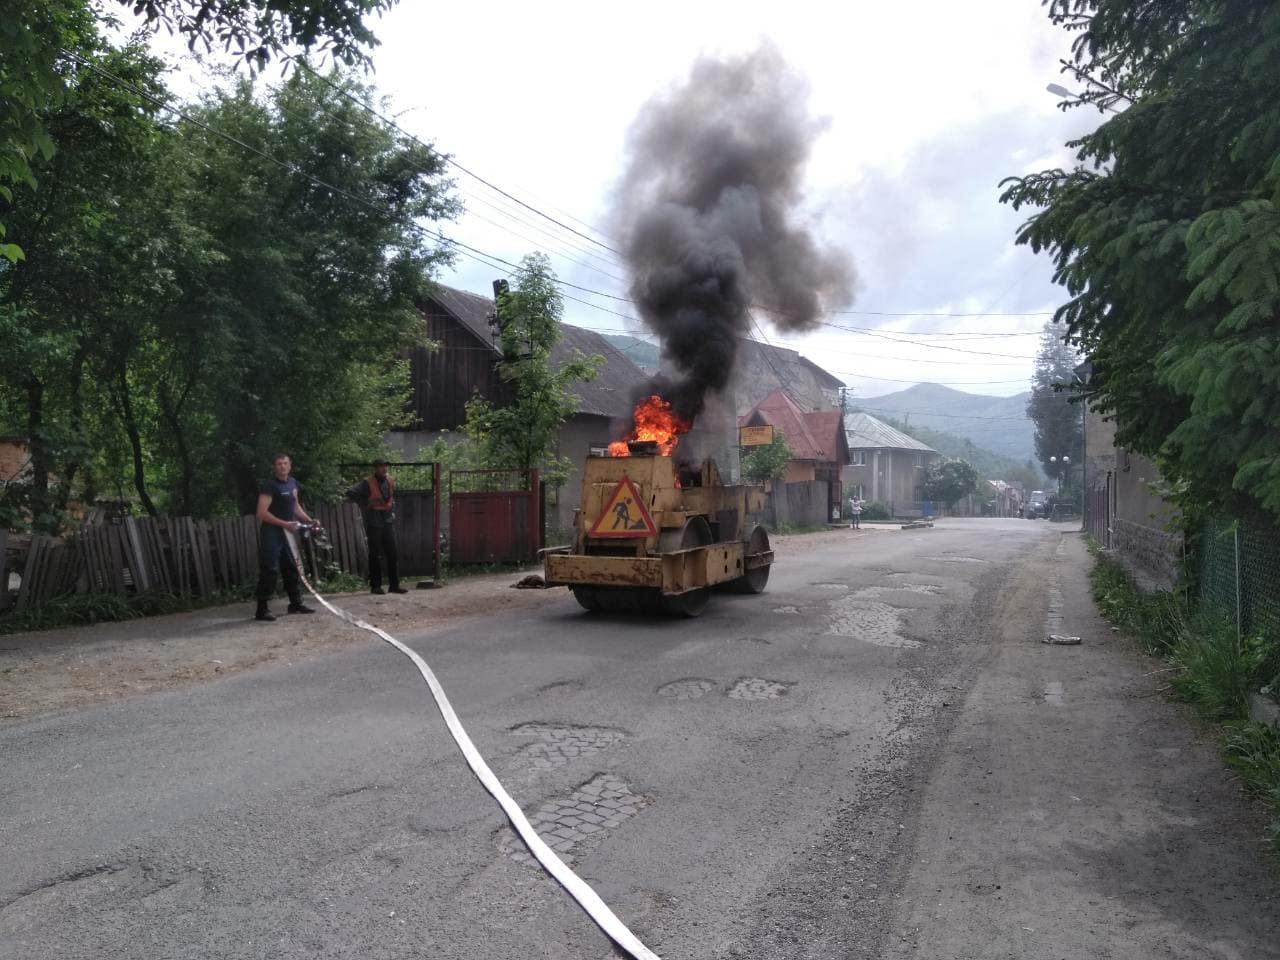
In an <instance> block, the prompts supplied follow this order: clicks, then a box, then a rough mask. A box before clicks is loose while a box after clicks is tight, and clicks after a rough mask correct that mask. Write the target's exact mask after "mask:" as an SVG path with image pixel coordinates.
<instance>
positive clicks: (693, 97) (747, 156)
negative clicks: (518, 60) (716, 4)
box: [613, 47, 854, 423]
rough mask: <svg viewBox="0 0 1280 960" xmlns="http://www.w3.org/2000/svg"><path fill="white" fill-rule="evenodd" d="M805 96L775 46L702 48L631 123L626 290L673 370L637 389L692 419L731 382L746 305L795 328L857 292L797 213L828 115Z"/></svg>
mask: <svg viewBox="0 0 1280 960" xmlns="http://www.w3.org/2000/svg"><path fill="white" fill-rule="evenodd" d="M807 97H808V85H807V83H806V82H805V81H804V79H803V78H802V77H800V76H799V75H798V74H797V73H795V72H794V71H792V70H791V69H790V68H789V67H788V66H787V65H786V64H785V63H784V62H783V60H782V57H781V56H780V55H779V53H778V52H777V50H775V49H774V48H773V47H763V48H761V49H759V50H757V51H756V52H754V53H751V54H747V55H745V56H740V57H735V58H729V59H723V60H713V59H707V58H702V59H699V60H698V61H697V62H696V63H695V64H694V65H693V69H692V71H691V72H690V74H689V77H688V80H687V81H686V82H685V83H683V84H682V85H681V86H679V87H677V88H675V89H673V90H671V91H669V92H667V93H664V94H660V95H658V96H656V97H654V98H653V99H652V100H650V101H649V103H647V104H646V105H645V106H644V107H643V108H642V110H641V112H640V114H639V116H638V117H637V118H636V120H635V123H634V124H633V126H632V129H631V131H630V135H629V138H628V152H629V157H628V165H627V170H626V173H625V174H624V176H623V178H622V181H621V183H620V184H619V187H618V191H617V194H616V198H615V202H614V211H613V223H614V229H615V231H616V232H617V235H618V236H619V238H620V241H621V244H622V252H623V253H624V255H625V257H626V260H627V265H628V267H629V269H630V274H631V286H630V293H631V297H632V299H633V300H635V302H636V304H637V307H638V309H639V313H640V317H641V319H642V320H643V321H644V323H645V324H646V325H647V326H648V327H649V328H650V329H651V330H653V332H654V333H656V334H657V335H658V337H659V338H660V340H661V342H662V355H663V361H664V362H663V366H664V367H666V368H668V369H671V370H673V373H672V374H659V375H658V376H656V377H655V378H654V379H653V381H652V382H651V383H650V384H649V385H648V387H647V388H646V391H645V392H646V393H657V394H660V395H661V396H662V397H663V398H664V399H666V400H668V401H670V402H671V404H672V407H673V408H674V410H675V412H676V413H677V414H679V415H680V416H681V417H682V418H683V419H685V420H687V421H689V422H690V423H692V422H693V421H695V420H696V419H697V417H698V415H699V414H700V413H702V411H703V408H704V406H705V405H706V402H707V399H708V397H709V396H711V395H712V394H715V393H717V392H719V391H720V390H722V389H724V387H726V386H727V385H728V384H729V381H730V380H731V378H732V376H733V368H734V358H735V356H736V354H737V348H738V343H739V340H740V338H742V337H749V336H752V326H753V323H754V321H753V316H752V311H753V310H757V309H758V310H759V311H760V312H761V313H762V314H765V315H767V316H768V317H769V318H770V319H771V320H772V322H773V325H774V326H775V327H777V328H779V329H783V330H788V331H803V330H807V329H812V328H813V326H814V325H815V323H816V321H817V320H818V319H819V317H820V316H821V314H822V312H823V310H824V309H831V308H835V307H839V306H843V305H846V304H847V303H849V302H850V301H851V300H852V297H853V289H854V274H853V266H852V264H851V263H850V262H849V260H848V259H847V258H846V257H844V256H842V255H840V254H838V253H837V252H835V251H832V250H827V249H823V248H821V247H820V246H819V245H818V244H817V243H816V242H815V240H814V239H813V238H812V237H811V236H810V235H809V234H808V233H807V232H806V231H805V229H804V228H803V226H802V225H801V224H799V223H798V222H797V217H798V210H799V207H800V203H801V201H802V193H801V175H802V173H803V171H804V165H805V162H806V160H807V159H808V156H809V149H810V147H811V145H812V143H813V140H814V138H815V137H816V136H817V135H818V134H819V133H820V132H821V131H822V129H823V127H824V123H823V122H822V121H820V120H817V119H815V118H813V117H811V116H810V115H809V113H808V109H807V102H806V101H807Z"/></svg>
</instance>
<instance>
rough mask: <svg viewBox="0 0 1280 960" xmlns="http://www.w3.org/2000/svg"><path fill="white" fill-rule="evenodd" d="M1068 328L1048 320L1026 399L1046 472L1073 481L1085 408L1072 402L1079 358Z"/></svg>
mask: <svg viewBox="0 0 1280 960" xmlns="http://www.w3.org/2000/svg"><path fill="white" fill-rule="evenodd" d="M1065 332H1066V331H1065V330H1064V328H1063V327H1062V326H1060V325H1059V324H1056V323H1046V324H1045V326H1044V331H1043V332H1042V333H1041V334H1040V350H1039V352H1038V353H1037V354H1036V369H1035V373H1033V374H1032V375H1031V398H1030V399H1029V400H1028V401H1027V416H1028V417H1030V418H1031V421H1032V422H1033V423H1034V424H1035V425H1036V433H1035V443H1036V457H1037V458H1039V460H1040V465H1041V466H1042V467H1043V468H1044V472H1045V475H1046V476H1048V477H1049V479H1050V480H1056V481H1058V482H1059V483H1064V482H1068V481H1070V479H1071V470H1072V469H1073V467H1072V465H1073V464H1079V463H1081V462H1082V451H1083V449H1084V424H1083V422H1082V421H1081V413H1082V411H1083V409H1084V408H1083V407H1082V406H1081V404H1080V403H1079V402H1075V403H1073V402H1072V397H1073V396H1077V394H1076V393H1075V392H1074V389H1073V386H1072V385H1073V384H1074V383H1075V382H1076V379H1077V378H1076V375H1075V368H1076V365H1077V363H1078V362H1079V360H1078V358H1077V356H1076V354H1075V351H1074V350H1072V349H1071V347H1070V346H1069V345H1068V344H1067V342H1066V340H1065V339H1064V334H1065Z"/></svg>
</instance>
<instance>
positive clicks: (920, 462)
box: [916, 453, 924, 467]
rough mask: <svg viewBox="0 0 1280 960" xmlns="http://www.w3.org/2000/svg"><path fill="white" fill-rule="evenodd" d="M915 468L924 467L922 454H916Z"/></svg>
mask: <svg viewBox="0 0 1280 960" xmlns="http://www.w3.org/2000/svg"><path fill="white" fill-rule="evenodd" d="M916 466H917V467H923V466H924V454H923V453H917V454H916Z"/></svg>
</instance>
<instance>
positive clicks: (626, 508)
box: [587, 477, 658, 537]
mask: <svg viewBox="0 0 1280 960" xmlns="http://www.w3.org/2000/svg"><path fill="white" fill-rule="evenodd" d="M657 533H658V527H657V524H655V523H654V522H653V517H652V516H650V515H649V511H648V510H646V509H645V506H644V501H643V500H641V499H640V492H639V491H638V490H636V485H635V484H634V483H632V482H631V478H630V477H623V478H622V479H621V480H619V481H618V485H617V486H616V487H614V488H613V493H611V494H609V499H608V500H606V501H605V503H604V510H602V511H601V513H600V516H598V517H597V518H596V522H595V523H593V524H592V525H591V530H590V532H589V533H588V534H587V536H589V537H652V536H655V535H656V534H657Z"/></svg>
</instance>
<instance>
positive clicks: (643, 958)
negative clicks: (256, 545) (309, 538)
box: [285, 530, 659, 960]
mask: <svg viewBox="0 0 1280 960" xmlns="http://www.w3.org/2000/svg"><path fill="white" fill-rule="evenodd" d="M285 535H286V536H287V537H288V540H289V548H290V550H291V551H292V553H293V558H294V562H295V563H296V564H297V567H298V576H299V577H301V578H302V583H303V585H304V586H305V587H306V588H307V591H308V592H309V593H310V594H311V595H312V596H313V597H315V598H316V601H317V602H318V603H319V604H320V605H321V606H323V607H324V608H325V609H326V610H328V611H329V612H330V613H332V614H333V615H334V616H335V617H337V618H338V619H339V620H345V621H346V622H347V623H349V624H351V625H352V626H353V627H359V628H360V629H361V630H367V631H369V632H370V633H372V634H373V635H374V636H376V637H378V638H380V639H382V640H385V641H386V642H387V643H389V644H391V646H393V647H395V648H396V649H397V650H399V651H400V652H401V653H403V654H404V655H405V656H406V657H408V658H409V659H410V660H412V661H413V663H414V666H416V667H417V668H418V672H419V673H420V674H422V679H423V680H425V681H427V686H428V687H429V688H430V689H431V696H432V697H434V698H435V701H436V706H437V707H438V708H439V710H440V716H441V717H443V718H444V723H445V726H446V727H448V728H449V733H450V734H451V735H452V736H453V739H454V742H455V743H457V745H458V749H459V750H461V751H462V755H463V756H464V757H465V758H466V760H467V766H469V767H470V768H471V772H472V773H474V774H475V775H476V779H477V780H479V781H480V783H481V785H482V786H483V787H484V788H485V789H486V790H488V791H489V793H490V794H491V795H492V796H493V798H494V799H495V800H497V801H498V805H499V806H500V807H502V812H503V813H505V814H506V815H507V819H509V820H510V821H511V825H512V826H513V827H514V828H515V830H516V832H517V833H518V834H520V838H521V839H522V840H524V842H525V844H526V845H528V847H529V852H530V853H532V854H533V855H534V857H536V858H537V860H538V862H539V863H540V864H542V866H543V869H545V870H546V871H547V873H549V874H551V876H553V877H555V879H556V880H557V881H559V883H560V885H561V886H562V887H564V888H565V890H567V891H568V892H569V895H570V896H571V897H573V899H575V900H577V901H578V903H579V904H580V905H581V906H582V909H583V910H585V911H587V915H588V916H589V917H591V919H592V920H594V921H595V923H596V926H598V927H599V928H600V929H601V930H603V931H604V932H605V934H606V935H607V936H608V937H609V938H610V939H611V940H612V941H613V942H614V943H616V944H617V945H618V946H619V947H621V948H622V949H623V950H626V951H627V953H629V954H631V956H632V957H634V958H635V960H659V958H658V955H657V954H656V953H654V952H653V951H652V950H650V949H649V948H648V947H646V946H645V945H644V944H643V943H641V942H640V939H639V938H638V937H637V936H636V935H635V934H634V933H632V932H631V931H630V930H629V929H627V925H626V924H624V923H623V922H622V921H621V920H619V919H618V917H617V915H616V914H615V913H614V912H613V911H612V910H610V909H609V907H608V906H607V905H606V904H605V902H604V901H603V900H601V899H600V896H599V894H597V893H596V892H595V891H594V890H592V889H591V887H590V886H588V885H587V883H586V881H584V880H583V879H582V878H581V877H579V876H578V875H577V874H576V873H574V872H573V870H571V869H570V868H569V866H568V865H567V864H566V863H565V862H564V861H563V860H561V859H560V858H559V857H558V856H556V853H555V851H554V850H552V849H551V848H550V847H549V846H547V845H546V843H545V842H544V841H543V839H542V838H541V837H540V836H538V833H537V831H536V830H534V829H533V825H532V824H530V823H529V819H528V818H527V817H526V816H525V815H524V811H523V810H521V809H520V805H519V804H517V803H516V802H515V800H513V799H512V797H511V794H509V793H507V791H506V789H505V788H504V787H503V786H502V784H501V783H499V782H498V778H497V777H496V776H494V773H493V771H492V770H490V769H489V765H488V764H487V763H485V762H484V757H482V756H480V752H479V751H478V750H477V749H476V746H475V744H474V743H472V741H471V737H470V736H468V735H467V731H466V730H465V729H464V728H463V726H462V721H460V720H459V719H458V715H457V714H456V713H455V712H454V710H453V704H451V703H450V702H449V698H448V696H446V694H445V692H444V687H442V686H441V685H440V681H439V680H438V679H437V678H436V675H435V673H434V672H433V671H432V669H431V667H429V666H428V665H427V661H425V660H423V659H422V657H420V656H418V654H417V653H415V652H414V651H413V650H411V649H410V648H409V647H407V646H405V645H404V644H403V643H401V642H400V641H399V640H397V639H396V638H395V637H393V636H391V634H389V633H387V632H386V631H385V630H382V629H380V628H378V627H375V626H374V625H373V624H371V623H366V622H365V621H364V620H361V619H359V618H358V617H356V616H354V615H353V614H350V613H348V612H347V611H346V610H343V609H342V608H341V607H338V606H335V605H334V604H332V603H330V602H329V601H328V600H326V599H325V598H324V597H322V596H320V594H319V593H318V592H317V591H316V588H315V587H314V586H312V585H311V581H309V580H308V579H307V575H306V573H305V572H304V570H303V563H302V550H301V548H300V545H299V543H298V540H297V535H296V534H295V533H294V531H292V530H286V531H285Z"/></svg>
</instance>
